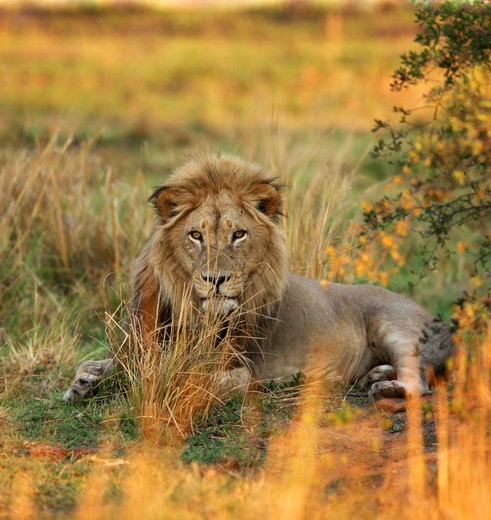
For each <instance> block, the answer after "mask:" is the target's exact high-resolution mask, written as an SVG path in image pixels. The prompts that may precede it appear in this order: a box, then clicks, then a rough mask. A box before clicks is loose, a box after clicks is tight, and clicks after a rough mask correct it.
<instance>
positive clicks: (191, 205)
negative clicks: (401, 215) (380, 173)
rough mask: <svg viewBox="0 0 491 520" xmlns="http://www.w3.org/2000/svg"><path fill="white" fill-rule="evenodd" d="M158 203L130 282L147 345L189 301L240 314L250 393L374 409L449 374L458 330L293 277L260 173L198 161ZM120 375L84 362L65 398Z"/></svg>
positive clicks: (161, 192)
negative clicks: (307, 390)
mask: <svg viewBox="0 0 491 520" xmlns="http://www.w3.org/2000/svg"><path fill="white" fill-rule="evenodd" d="M149 201H150V202H151V203H152V205H153V206H154V208H155V211H156V215H157V221H156V224H155V226H154V228H153V231H152V232H151V234H150V237H149V238H148V240H147V241H146V242H145V244H144V245H143V248H142V250H141V252H140V254H139V255H138V257H137V259H136V261H135V263H134V266H133V272H132V277H131V293H132V300H131V301H132V311H131V312H132V313H133V314H134V316H135V317H136V318H137V320H138V322H139V323H140V331H141V335H142V337H143V338H144V340H145V341H148V342H149V343H150V342H152V341H158V337H157V336H158V334H157V332H156V331H158V330H160V329H161V327H163V326H165V325H167V324H168V323H170V322H171V321H172V320H173V319H178V317H179V316H178V315H179V310H180V309H181V307H182V304H183V301H184V300H186V302H187V303H189V300H191V303H192V307H193V309H194V310H195V314H196V316H197V318H198V323H199V316H200V315H204V313H211V314H216V315H220V316H222V317H224V319H225V320H227V316H231V315H234V316H235V318H234V319H233V320H232V319H231V320H230V322H229V327H232V328H233V327H237V330H231V331H229V337H231V338H233V339H234V341H235V342H236V347H237V348H238V349H239V350H240V351H241V352H242V353H243V354H244V355H243V356H242V359H244V360H245V362H244V363H243V366H241V367H239V368H238V367H231V370H240V371H241V374H242V375H241V378H240V379H241V384H242V386H244V387H245V386H247V384H249V383H250V381H251V380H254V381H260V382H266V381H275V380H287V379H289V378H292V376H295V375H296V374H298V373H299V372H301V373H303V374H305V375H307V376H311V377H315V378H322V379H323V380H326V381H344V382H346V383H359V384H360V385H362V386H363V387H365V388H366V389H367V390H368V398H369V401H370V402H378V401H381V400H387V399H389V400H394V401H402V402H404V399H408V398H416V397H418V396H421V395H423V394H427V393H429V392H430V386H429V385H430V383H431V382H432V381H431V378H430V377H429V376H428V374H436V375H438V374H444V372H445V369H446V365H447V360H448V359H449V358H450V357H451V356H452V354H453V352H454V343H453V340H452V335H451V331H450V329H449V327H448V326H447V325H445V324H444V323H442V322H441V321H440V320H438V319H436V318H434V317H433V316H432V315H431V314H430V313H428V312H427V311H426V310H424V309H423V308H422V307H420V306H419V305H418V304H416V303H415V302H413V301H412V300H410V299H408V298H407V297H405V296H402V295H399V294H396V293H394V292H391V291H389V290H386V289H383V288H381V287H376V286H372V285H344V284H339V283H334V282H329V283H326V282H325V281H324V282H321V281H318V280H313V279H309V278H304V277H302V276H298V275H296V274H293V273H292V272H290V271H289V268H288V253H287V247H286V240H285V234H284V228H283V225H282V221H283V217H284V210H283V207H284V201H283V195H282V187H281V186H280V185H279V184H278V183H277V181H276V179H275V178H274V177H273V176H272V175H270V174H269V173H268V172H267V171H266V170H265V169H263V168H262V167H261V166H259V165H257V164H254V163H251V162H248V161H246V160H244V159H242V158H240V157H236V156H232V155H226V154H223V155H216V156H215V155H205V156H200V157H195V158H191V159H189V160H188V161H187V162H185V164H183V165H182V166H181V167H180V168H178V169H177V170H176V171H175V172H174V173H173V175H172V176H171V177H170V179H169V180H168V182H166V183H165V184H163V185H162V186H160V187H159V188H157V189H156V190H155V191H154V192H153V194H152V195H151V197H150V199H149ZM237 315H239V316H241V317H242V319H241V320H237V319H236V316H237ZM238 322H240V327H239V326H238V325H237V323H238ZM113 365H114V362H113V360H112V359H106V360H102V361H85V362H84V363H82V364H81V365H80V367H79V369H78V370H77V373H76V376H75V380H74V382H73V384H72V386H71V387H70V389H69V390H68V391H67V392H66V393H65V394H64V399H65V400H66V401H70V400H72V399H73V398H75V397H84V396H86V395H88V394H89V393H90V392H91V391H92V390H93V389H94V387H95V386H96V385H97V384H98V383H99V382H100V381H101V379H103V378H104V376H105V374H107V373H108V372H109V371H110V370H112V368H113ZM244 374H245V377H244Z"/></svg>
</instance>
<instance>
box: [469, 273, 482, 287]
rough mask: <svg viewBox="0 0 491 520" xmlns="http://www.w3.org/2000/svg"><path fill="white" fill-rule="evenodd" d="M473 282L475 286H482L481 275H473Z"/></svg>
mask: <svg viewBox="0 0 491 520" xmlns="http://www.w3.org/2000/svg"><path fill="white" fill-rule="evenodd" d="M470 280H471V283H472V285H473V286H474V287H481V285H482V280H481V277H480V276H479V275H478V274H476V276H471V279H470Z"/></svg>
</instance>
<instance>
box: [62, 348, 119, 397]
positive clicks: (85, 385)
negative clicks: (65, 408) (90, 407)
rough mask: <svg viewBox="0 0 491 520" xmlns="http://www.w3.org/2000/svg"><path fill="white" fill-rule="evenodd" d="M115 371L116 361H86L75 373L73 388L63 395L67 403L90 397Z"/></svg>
mask: <svg viewBox="0 0 491 520" xmlns="http://www.w3.org/2000/svg"><path fill="white" fill-rule="evenodd" d="M113 369H114V360H113V359H112V358H111V359H102V360H100V361H92V360H89V361H84V362H83V363H81V364H80V366H79V367H78V369H77V372H76V373H75V379H74V380H73V383H72V386H70V388H69V389H68V390H67V391H66V392H65V393H64V394H63V399H64V400H65V401H66V402H69V401H72V400H73V399H76V398H83V397H86V396H87V395H89V394H90V393H91V392H92V391H93V390H94V388H95V387H96V386H97V385H98V384H99V383H100V382H101V381H102V380H103V379H104V378H105V377H107V376H108V375H109V374H110V373H111V372H112V371H113Z"/></svg>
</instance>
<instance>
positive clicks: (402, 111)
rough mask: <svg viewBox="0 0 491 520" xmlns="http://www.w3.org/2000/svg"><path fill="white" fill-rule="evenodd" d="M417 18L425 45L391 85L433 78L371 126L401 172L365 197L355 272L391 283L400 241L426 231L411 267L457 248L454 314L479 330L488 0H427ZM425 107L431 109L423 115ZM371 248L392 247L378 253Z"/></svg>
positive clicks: (383, 153) (490, 106)
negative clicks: (458, 290) (412, 99)
mask: <svg viewBox="0 0 491 520" xmlns="http://www.w3.org/2000/svg"><path fill="white" fill-rule="evenodd" d="M416 21H417V23H418V26H419V31H418V34H417V36H416V42H418V43H419V44H420V45H421V46H422V49H421V50H419V51H411V52H408V53H406V54H404V55H403V56H402V57H401V66H400V67H399V68H398V69H397V70H396V71H395V73H394V75H393V83H392V85H391V88H392V89H393V90H395V91H399V90H401V89H404V88H409V87H410V86H412V85H415V84H417V83H420V82H429V81H431V82H432V84H433V85H434V86H433V87H431V88H430V89H429V91H428V93H427V94H426V95H425V97H424V103H423V107H418V109H413V110H408V109H406V108H403V107H395V108H394V112H395V113H397V114H398V115H399V116H400V118H399V121H398V123H399V124H398V125H397V126H393V125H392V124H390V123H389V122H385V121H381V120H377V121H376V126H375V128H374V131H383V132H385V135H384V137H383V138H382V139H381V140H380V141H379V142H378V143H377V146H376V148H375V150H374V153H373V155H374V156H375V157H383V158H385V160H387V161H388V162H389V163H391V164H393V165H394V166H395V167H396V169H397V174H396V175H395V176H394V177H393V178H392V180H391V187H390V189H389V190H388V194H387V195H386V196H384V197H383V198H381V199H379V200H378V201H376V202H375V203H368V202H366V203H364V204H363V213H364V225H363V226H362V228H361V229H360V230H359V233H358V242H359V244H360V246H361V247H360V249H359V251H358V253H357V258H356V260H355V263H354V266H355V274H357V275H359V276H360V275H364V276H366V277H368V278H372V279H374V278H375V279H378V280H379V281H382V282H384V281H386V279H387V277H388V275H389V274H392V273H395V272H397V271H398V270H399V269H400V268H401V267H402V265H404V262H405V259H404V255H402V254H401V253H400V250H399V247H400V244H401V242H402V240H403V239H404V241H407V240H408V238H409V237H410V236H411V235H416V237H418V235H419V240H417V241H416V240H415V241H414V242H416V243H417V246H416V247H417V248H418V253H419V255H418V256H419V258H420V259H422V262H421V263H420V265H419V266H417V267H416V266H413V270H414V271H415V272H416V274H417V275H418V277H419V278H421V277H423V276H425V275H426V274H427V273H428V272H429V271H431V270H432V269H435V268H437V265H438V261H439V260H440V259H441V258H442V256H446V257H451V256H454V255H460V256H461V257H465V262H467V263H468V265H470V266H471V276H470V277H469V283H468V286H467V287H466V288H465V290H466V292H465V293H464V294H463V295H462V298H461V300H460V301H459V302H458V304H457V305H456V306H455V308H454V311H455V314H454V320H455V322H456V324H457V325H459V326H460V328H461V329H466V328H469V327H470V326H471V324H472V327H478V328H480V327H484V323H485V322H486V318H487V314H488V311H489V304H490V300H489V278H490V270H491V263H490V261H489V258H490V254H491V247H490V238H491V232H490V222H491V219H490V217H491V214H490V209H491V184H490V171H491V126H490V122H491V68H490V52H491V5H489V4H484V5H483V4H481V2H468V3H462V2H451V1H443V2H431V3H430V2H428V3H420V4H417V6H416ZM421 108H424V109H426V114H428V113H430V114H431V117H430V118H427V119H426V120H424V119H423V120H422V119H421ZM423 113H424V112H423ZM367 248H375V249H378V250H379V251H383V252H384V253H385V254H383V255H380V254H379V255H376V256H375V257H374V255H373V254H370V255H368V254H367ZM373 258H378V262H379V263H377V264H376V263H375V260H373ZM381 259H382V260H384V261H385V260H387V259H388V260H390V262H389V266H390V267H389V270H388V271H384V272H381V271H380V269H377V267H379V266H380V265H381V264H380V261H381ZM385 265H386V268H387V264H385Z"/></svg>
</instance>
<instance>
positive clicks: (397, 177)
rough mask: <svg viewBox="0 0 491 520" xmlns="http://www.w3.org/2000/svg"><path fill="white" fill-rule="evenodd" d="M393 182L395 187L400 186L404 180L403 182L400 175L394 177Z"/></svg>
mask: <svg viewBox="0 0 491 520" xmlns="http://www.w3.org/2000/svg"><path fill="white" fill-rule="evenodd" d="M393 181H394V184H396V185H401V184H402V183H403V182H404V180H403V178H402V176H401V175H396V176H395V177H394V178H393Z"/></svg>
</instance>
